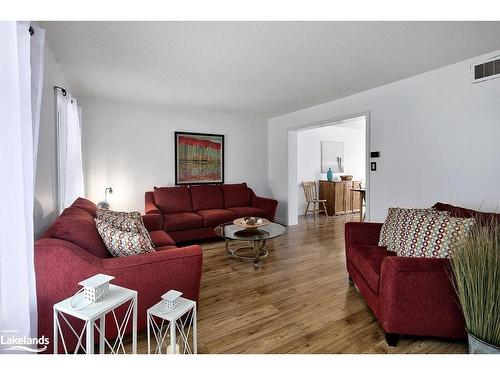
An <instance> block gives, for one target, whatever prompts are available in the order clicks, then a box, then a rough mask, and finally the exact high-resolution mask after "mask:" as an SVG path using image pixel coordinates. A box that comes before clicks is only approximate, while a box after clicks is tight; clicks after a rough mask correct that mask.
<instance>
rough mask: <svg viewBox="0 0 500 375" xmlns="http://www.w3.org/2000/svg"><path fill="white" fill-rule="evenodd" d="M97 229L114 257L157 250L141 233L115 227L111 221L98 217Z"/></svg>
mask: <svg viewBox="0 0 500 375" xmlns="http://www.w3.org/2000/svg"><path fill="white" fill-rule="evenodd" d="M96 227H97V231H98V232H99V234H100V235H101V238H102V240H103V242H104V243H105V244H106V247H107V249H108V251H109V252H110V253H111V255H113V256H114V257H128V256H131V255H139V254H145V253H152V252H154V251H155V249H154V248H153V245H152V243H151V241H150V240H149V239H147V238H145V237H144V236H143V235H142V234H141V233H136V232H128V231H125V230H121V229H118V228H115V227H114V226H112V225H111V224H110V223H107V222H105V221H104V220H101V219H96Z"/></svg>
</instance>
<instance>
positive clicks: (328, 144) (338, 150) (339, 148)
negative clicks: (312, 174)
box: [321, 141, 345, 173]
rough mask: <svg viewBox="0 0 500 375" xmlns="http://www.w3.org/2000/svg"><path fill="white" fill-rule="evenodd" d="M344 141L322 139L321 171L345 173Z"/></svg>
mask: <svg viewBox="0 0 500 375" xmlns="http://www.w3.org/2000/svg"><path fill="white" fill-rule="evenodd" d="M344 163H345V160H344V142H334V141H321V173H326V172H328V168H331V169H332V172H333V173H344Z"/></svg>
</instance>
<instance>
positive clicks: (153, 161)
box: [78, 98, 269, 212]
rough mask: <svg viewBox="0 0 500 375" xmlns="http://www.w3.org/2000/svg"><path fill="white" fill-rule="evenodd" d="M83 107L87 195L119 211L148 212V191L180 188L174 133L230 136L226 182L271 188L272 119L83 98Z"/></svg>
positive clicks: (265, 191) (257, 188)
mask: <svg viewBox="0 0 500 375" xmlns="http://www.w3.org/2000/svg"><path fill="white" fill-rule="evenodd" d="M78 100H79V104H80V105H81V106H82V124H83V125H82V127H83V157H84V173H85V176H86V178H85V183H86V195H87V197H88V198H89V199H90V200H92V201H93V202H96V203H97V202H99V201H101V200H103V199H104V189H105V187H107V186H112V187H113V190H114V193H113V195H110V196H109V202H110V204H111V206H112V208H113V209H116V210H139V211H141V212H143V211H144V193H145V192H146V191H148V190H152V188H153V186H155V185H156V186H172V185H173V184H174V181H175V179H174V170H175V169H174V168H175V165H174V131H176V130H181V131H190V132H202V133H217V134H224V135H225V182H227V183H231V182H247V183H248V185H249V186H250V187H251V188H253V189H254V190H255V192H256V193H257V194H262V195H264V196H265V195H268V193H269V191H268V189H267V175H268V173H267V150H268V147H267V120H266V119H264V118H257V117H253V116H243V115H236V114H226V113H215V112H213V113H212V112H206V111H195V110H191V111H187V110H180V109H171V108H167V107H165V106H158V105H147V104H139V103H128V102H119V101H108V100H102V99H98V98H78Z"/></svg>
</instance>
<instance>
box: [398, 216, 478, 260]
mask: <svg viewBox="0 0 500 375" xmlns="http://www.w3.org/2000/svg"><path fill="white" fill-rule="evenodd" d="M475 223H476V219H474V218H463V217H452V216H446V215H425V216H422V217H412V218H409V219H408V220H407V222H406V223H405V225H404V226H403V227H402V228H400V231H401V232H403V235H402V236H401V238H402V240H401V244H400V246H398V247H397V248H396V249H394V251H397V253H398V256H404V257H419V258H449V257H450V255H451V254H453V251H455V249H457V248H459V247H460V246H462V245H463V244H464V242H465V241H466V240H467V237H468V236H469V233H470V230H471V228H472V227H473V226H474V224H475ZM389 250H393V249H391V247H390V246H389Z"/></svg>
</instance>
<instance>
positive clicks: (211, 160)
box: [174, 132, 224, 185]
mask: <svg viewBox="0 0 500 375" xmlns="http://www.w3.org/2000/svg"><path fill="white" fill-rule="evenodd" d="M174 137H175V184H176V185H188V184H193V185H195V184H214V183H223V182H224V136H223V135H220V134H204V133H186V132H175V135H174Z"/></svg>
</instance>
